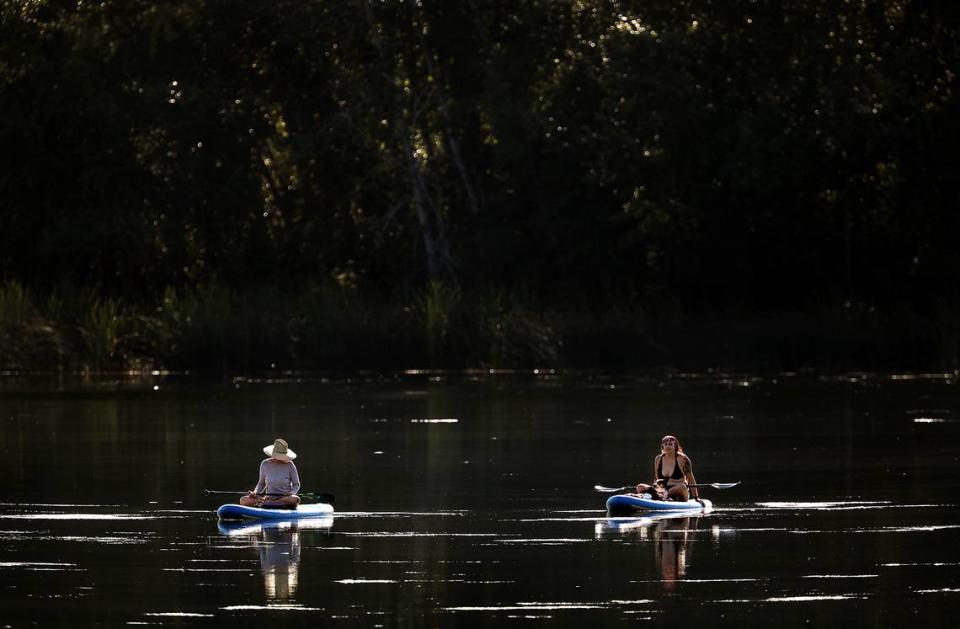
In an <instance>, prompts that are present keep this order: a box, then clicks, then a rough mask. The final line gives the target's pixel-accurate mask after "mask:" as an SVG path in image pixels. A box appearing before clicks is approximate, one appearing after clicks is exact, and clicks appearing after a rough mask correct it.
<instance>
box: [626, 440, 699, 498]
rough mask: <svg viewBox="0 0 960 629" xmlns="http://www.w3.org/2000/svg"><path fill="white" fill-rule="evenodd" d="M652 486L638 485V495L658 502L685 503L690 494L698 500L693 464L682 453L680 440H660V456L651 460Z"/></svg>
mask: <svg viewBox="0 0 960 629" xmlns="http://www.w3.org/2000/svg"><path fill="white" fill-rule="evenodd" d="M653 478H654V481H653V484H652V485H647V484H644V483H640V484H639V485H637V493H638V494H650V496H651V497H653V498H656V499H659V500H679V501H681V502H686V501H687V500H689V499H690V495H691V493H692V495H693V497H694V498H695V499H699V498H700V492H699V491H698V490H697V488H696V487H690V488H688V487H687V485H696V484H697V479H696V478H694V476H693V463H692V462H691V461H690V457H688V456H687V455H686V454H684V453H683V446H681V445H680V440H679V439H677V438H676V437H674V436H673V435H667V436H665V437H664V438H663V439H661V440H660V454H658V455H657V457H656V458H655V459H654V460H653Z"/></svg>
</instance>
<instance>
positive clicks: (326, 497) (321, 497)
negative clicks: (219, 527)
mask: <svg viewBox="0 0 960 629" xmlns="http://www.w3.org/2000/svg"><path fill="white" fill-rule="evenodd" d="M203 493H205V494H207V495H208V496H209V495H210V494H231V495H234V496H238V495H239V496H245V495H247V493H249V492H247V491H226V490H222V489H204V490H203ZM257 495H258V496H285V495H286V494H267V493H261V494H257ZM297 495H298V496H300V497H301V498H306V499H307V500H316V501H317V502H322V503H324V504H328V505H332V504H333V499H334V496H333V494H297Z"/></svg>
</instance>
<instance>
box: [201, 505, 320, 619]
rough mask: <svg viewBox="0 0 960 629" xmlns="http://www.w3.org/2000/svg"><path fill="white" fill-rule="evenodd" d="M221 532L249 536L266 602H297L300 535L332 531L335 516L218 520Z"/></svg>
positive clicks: (270, 603) (285, 603) (282, 603)
mask: <svg viewBox="0 0 960 629" xmlns="http://www.w3.org/2000/svg"><path fill="white" fill-rule="evenodd" d="M217 526H218V528H219V530H220V533H222V534H223V535H229V536H230V537H236V538H242V539H247V540H249V541H250V545H251V547H252V548H254V549H256V551H257V553H258V554H259V556H260V572H261V573H262V574H263V591H264V596H265V598H266V604H267V605H271V606H272V605H287V604H290V603H293V602H295V601H296V598H297V590H298V588H299V583H300V535H301V532H303V531H305V530H322V531H329V530H330V529H331V527H332V526H333V518H332V517H329V518H310V519H305V520H302V521H297V522H257V523H253V524H251V523H244V522H241V523H230V522H220V523H218V525H217Z"/></svg>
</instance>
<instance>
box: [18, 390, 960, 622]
mask: <svg viewBox="0 0 960 629" xmlns="http://www.w3.org/2000/svg"><path fill="white" fill-rule="evenodd" d="M0 421H2V423H0V426H2V429H0V446H2V451H3V462H2V464H0V465H2V468H0V470H2V473H3V478H4V479H5V481H6V483H5V492H4V494H3V496H2V504H0V540H2V542H3V545H2V548H3V551H2V553H0V596H2V599H0V600H2V601H3V605H2V608H3V613H2V619H0V624H2V625H5V626H6V625H9V626H25V625H29V624H34V623H38V624H40V625H59V624H63V625H71V626H75V625H84V626H92V625H108V626H122V625H175V626H185V625H198V626H199V625H202V626H223V625H228V624H229V625H232V624H235V623H237V622H238V621H241V622H242V621H243V619H245V618H247V617H254V618H257V619H266V620H278V621H283V622H289V621H293V622H298V623H310V624H316V623H327V624H339V625H343V626H368V627H376V626H384V627H394V626H438V627H439V626H442V627H458V626H462V627H475V626H480V627H496V626H502V625H505V624H506V625H509V624H541V625H542V624H545V623H549V624H550V626H583V625H584V624H586V623H593V624H603V625H625V624H635V623H637V622H642V623H645V624H654V625H658V626H660V625H662V626H671V627H672V626H677V625H678V623H679V624H680V625H681V626H684V625H687V624H692V623H694V622H696V623H705V624H706V625H707V626H718V625H719V626H743V625H746V626H770V625H774V624H776V625H779V626H823V625H828V624H829V625H830V626H835V625H839V624H849V625H851V626H877V627H889V626H902V625H907V624H909V625H910V626H912V627H921V626H931V627H944V626H957V625H958V620H960V610H958V603H960V576H958V575H960V570H958V567H960V551H958V550H957V548H958V541H960V518H958V514H960V508H958V501H957V500H956V497H955V488H956V487H957V485H958V475H960V472H958V470H960V467H958V465H957V458H958V456H960V448H958V444H960V441H958V436H960V392H958V388H957V385H956V384H955V383H954V382H953V377H948V376H940V375H931V376H925V377H910V378H906V377H890V376H853V377H842V378H819V377H813V376H798V375H785V376H778V377H776V378H742V377H728V376H717V375H712V376H686V377H674V378H669V379H657V378H631V377H603V376H596V375H589V374H580V375H567V376H562V377H561V376H557V375H550V374H546V375H544V374H537V375H534V374H493V375H491V374H465V375H464V374H461V375H451V374H400V375H397V376H392V377H369V378H354V379H331V380H326V379H322V378H312V377H302V378H300V377H290V378H283V379H270V380H265V379H264V380H256V379H238V380H230V381H227V382H217V383H210V382H206V383H204V382H199V381H196V380H194V379H191V378H186V377H173V376H167V377H156V378H152V379H150V378H148V379H139V380H135V381H125V380H118V381H108V382H92V383H67V384H64V383H53V384H50V383H45V382H42V381H40V380H24V379H14V378H10V377H7V378H6V379H3V380H0ZM666 432H669V433H673V434H676V435H678V436H679V437H680V438H681V441H682V442H683V443H684V445H685V447H686V449H687V452H688V453H689V454H690V456H691V458H692V459H693V462H694V471H695V473H696V474H697V477H698V480H700V482H728V481H737V480H740V481H743V483H742V484H741V485H740V486H739V487H736V488H734V489H729V490H712V489H704V490H703V492H704V495H705V496H707V497H709V498H711V499H712V500H713V501H714V503H715V506H714V509H713V510H712V511H710V512H709V513H706V514H702V515H699V516H697V517H693V516H691V517H686V516H681V517H668V516H659V515H655V516H647V517H633V518H608V517H607V516H606V513H605V511H604V510H603V500H604V498H605V496H604V495H601V494H597V493H596V492H595V491H594V490H593V489H592V488H593V486H594V485H595V484H598V483H599V484H603V485H608V486H619V485H624V484H627V483H633V482H637V481H641V480H646V479H648V478H649V476H650V475H651V473H652V460H653V457H654V455H655V454H656V452H657V444H658V442H659V438H660V436H661V435H662V434H663V433H666ZM275 436H283V437H285V438H287V439H288V440H289V441H290V444H291V447H292V448H293V449H294V450H296V451H297V452H298V453H299V454H300V456H299V457H298V459H297V465H298V468H299V470H300V475H301V478H302V479H303V481H304V488H303V491H317V492H333V493H335V494H336V496H337V499H336V506H337V513H336V515H335V516H334V517H333V518H320V519H317V520H314V521H309V522H306V521H305V522H300V523H297V524H279V525H276V526H269V525H268V526H260V525H255V524H254V525H248V526H239V527H238V526H226V525H223V524H219V523H218V522H217V519H216V517H215V515H214V510H215V509H216V507H217V506H218V505H219V504H220V502H222V501H225V500H226V499H225V498H223V497H213V496H206V495H204V493H203V490H204V489H225V490H235V489H246V488H249V487H250V486H252V485H253V483H254V482H255V481H256V472H257V466H258V464H259V461H260V460H261V458H262V455H261V452H260V449H261V448H262V447H263V446H264V445H267V444H268V443H270V442H272V440H273V438H274V437H275Z"/></svg>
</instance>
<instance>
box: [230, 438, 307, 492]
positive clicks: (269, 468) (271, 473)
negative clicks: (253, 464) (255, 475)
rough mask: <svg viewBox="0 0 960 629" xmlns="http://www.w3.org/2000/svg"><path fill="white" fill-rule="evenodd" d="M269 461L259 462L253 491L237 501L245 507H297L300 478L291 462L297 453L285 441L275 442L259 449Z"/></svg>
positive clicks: (278, 440)
mask: <svg viewBox="0 0 960 629" xmlns="http://www.w3.org/2000/svg"><path fill="white" fill-rule="evenodd" d="M263 453H264V454H266V455H267V456H268V457H270V458H269V459H264V460H263V461H262V462H261V463H260V480H259V481H257V486H256V488H255V489H254V490H253V491H251V492H250V493H248V494H247V495H246V496H243V497H242V498H240V504H242V505H243V506H245V507H288V508H293V507H296V506H297V505H298V504H300V497H299V496H298V495H297V492H298V491H300V475H299V474H297V466H296V465H294V464H293V461H292V459H295V458H297V453H296V452H294V451H293V450H291V449H290V448H289V447H287V442H286V441H284V440H283V439H277V440H276V441H274V442H273V445H271V446H267V447H266V448H264V449H263Z"/></svg>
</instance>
